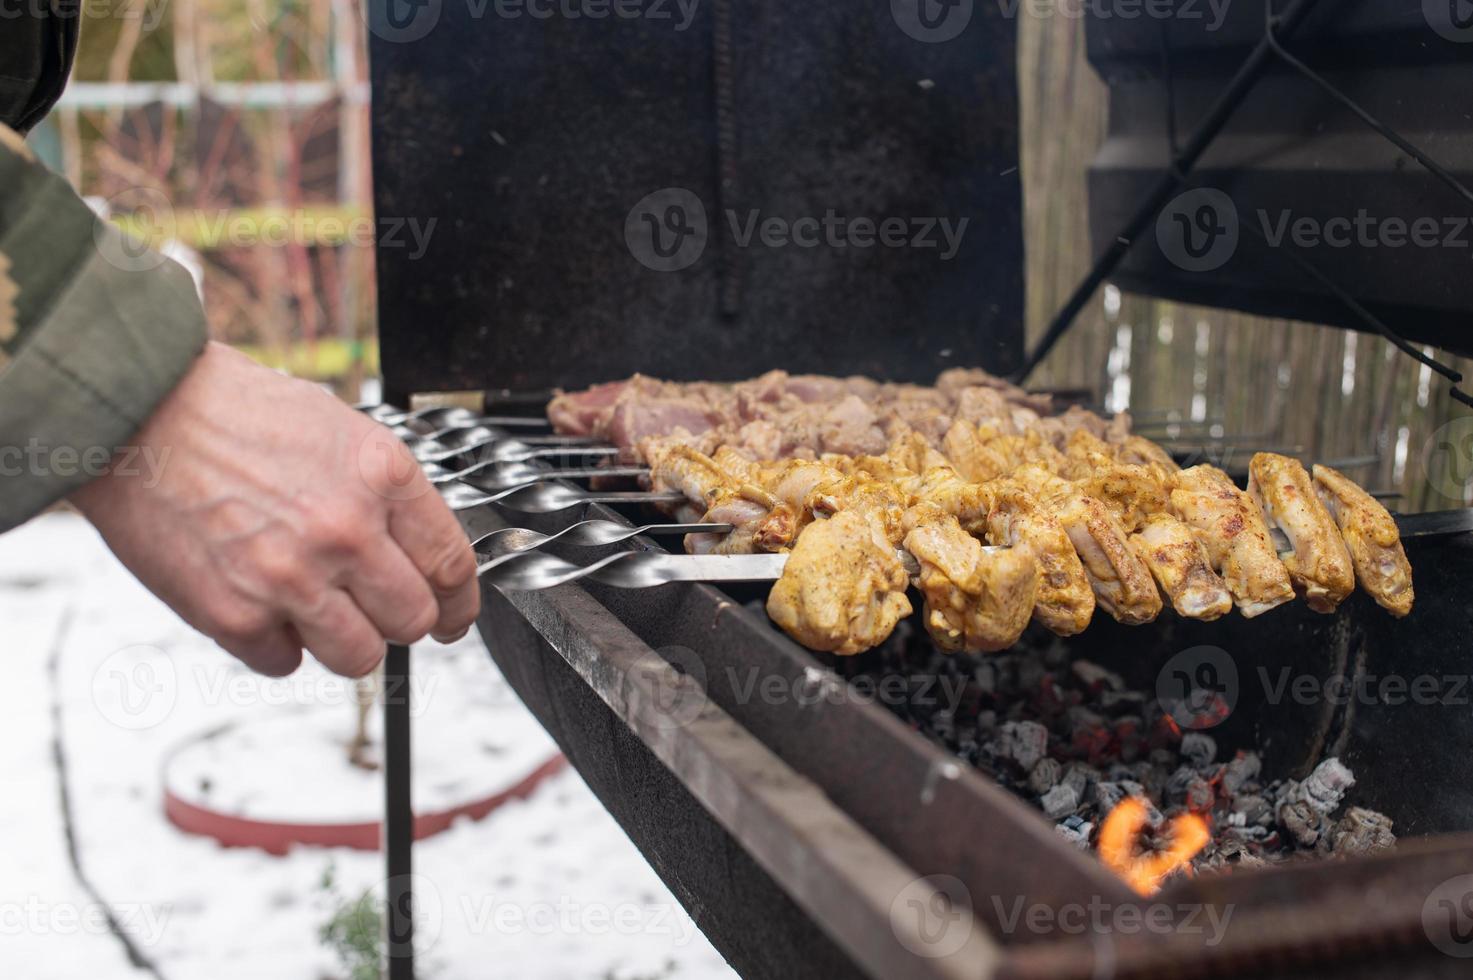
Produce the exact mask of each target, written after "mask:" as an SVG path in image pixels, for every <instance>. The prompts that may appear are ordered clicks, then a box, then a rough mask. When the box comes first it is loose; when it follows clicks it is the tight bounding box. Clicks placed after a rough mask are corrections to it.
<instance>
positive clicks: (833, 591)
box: [767, 510, 911, 654]
mask: <svg viewBox="0 0 1473 980" xmlns="http://www.w3.org/2000/svg"><path fill="white" fill-rule="evenodd" d="M906 584H907V579H906V574H905V567H904V565H903V564H902V563H901V560H900V556H899V555H897V554H896V552H895V548H894V546H893V545H891V544H890V542H889V541H888V540H886V538H885V536H884V534H883V533H882V532H881V530H880V528H879V526H878V523H877V522H876V521H875V520H874V519H873V518H872V517H870V516H869V515H867V514H865V513H864V512H862V511H859V510H841V511H839V512H838V513H836V514H835V515H834V516H833V517H830V518H828V519H827V520H819V521H815V522H813V523H812V524H810V525H809V526H808V527H806V528H805V529H804V530H803V533H802V534H801V535H799V537H798V541H797V544H796V545H794V547H793V551H792V553H791V554H790V555H789V556H788V562H787V566H786V567H785V568H784V569H783V575H782V578H780V579H779V580H778V581H777V584H776V585H774V586H773V588H772V591H771V592H770V593H768V596H767V615H769V616H770V617H772V621H773V622H774V623H776V624H777V625H778V626H780V627H781V628H782V629H783V630H784V631H785V632H786V633H787V634H788V635H789V636H791V637H792V638H793V639H795V640H797V641H798V642H799V643H801V644H803V645H804V646H806V647H808V648H809V649H811V650H824V651H828V652H831V653H838V654H855V653H861V652H863V651H865V650H868V649H870V648H871V647H874V646H876V645H878V644H880V643H882V642H884V640H885V639H886V638H887V637H888V636H889V635H890V633H891V632H892V631H893V630H894V629H895V624H896V623H898V622H900V620H902V619H904V618H905V617H906V616H909V615H910V613H911V605H910V600H909V599H907V598H906V596H905V588H906Z"/></svg>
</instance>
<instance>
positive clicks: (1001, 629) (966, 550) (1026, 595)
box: [905, 504, 1039, 653]
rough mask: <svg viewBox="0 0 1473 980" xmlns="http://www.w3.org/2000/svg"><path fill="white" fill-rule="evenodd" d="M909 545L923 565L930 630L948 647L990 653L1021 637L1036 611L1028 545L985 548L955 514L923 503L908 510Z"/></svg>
mask: <svg viewBox="0 0 1473 980" xmlns="http://www.w3.org/2000/svg"><path fill="white" fill-rule="evenodd" d="M906 523H907V524H908V525H909V526H910V527H911V530H910V532H909V533H908V534H906V536H905V550H906V551H908V552H910V553H911V555H913V556H914V557H915V559H916V561H917V563H918V564H919V566H920V570H919V572H918V573H917V574H916V576H915V585H916V587H917V588H918V589H920V590H921V593H922V594H923V595H924V596H925V597H926V606H925V611H924V619H925V623H926V630H927V631H928V632H929V633H930V634H931V638H932V639H933V640H935V641H936V645H937V646H939V647H940V648H941V649H943V650H947V651H951V652H956V651H962V650H965V651H967V652H969V653H988V652H993V651H997V650H1006V649H1007V648H1008V647H1010V646H1012V645H1013V644H1014V643H1016V642H1018V637H1019V636H1022V635H1023V630H1024V629H1025V628H1026V627H1027V626H1028V620H1029V617H1030V616H1031V615H1032V614H1033V604H1034V599H1035V597H1036V595H1037V593H1038V580H1039V572H1038V563H1037V561H1036V560H1035V558H1034V556H1033V553H1032V551H1031V550H1030V549H1029V548H1028V546H1027V545H1026V544H1021V545H1019V546H1018V547H1014V548H1001V549H996V550H992V551H989V550H986V549H984V548H983V547H982V542H980V541H978V540H977V539H976V538H974V537H972V536H971V535H970V534H968V533H967V532H966V531H964V530H962V526H961V525H960V524H959V523H957V520H956V518H955V517H952V516H951V515H950V514H944V513H942V512H941V511H940V510H939V509H938V508H936V507H934V506H932V505H929V504H921V505H920V506H919V507H916V508H912V509H911V510H910V511H909V512H907V514H906Z"/></svg>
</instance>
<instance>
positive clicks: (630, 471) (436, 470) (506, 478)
mask: <svg viewBox="0 0 1473 980" xmlns="http://www.w3.org/2000/svg"><path fill="white" fill-rule="evenodd" d="M423 468H424V472H425V476H427V477H429V479H430V483H431V484H433V485H435V486H440V485H442V484H445V483H454V482H455V481H456V480H465V481H466V482H467V483H469V484H470V485H471V486H473V487H476V488H477V489H480V490H509V489H511V488H512V487H519V486H523V485H525V484H528V483H538V482H541V481H542V480H583V479H590V478H592V477H596V476H608V477H634V476H648V475H649V472H650V471H649V468H648V467H646V466H583V467H576V468H573V469H549V468H547V467H544V466H533V465H531V464H528V463H501V462H496V461H495V460H492V461H489V462H485V463H476V464H475V465H474V466H467V467H466V468H465V469H460V470H452V469H450V468H448V467H445V466H441V465H440V464H439V463H425V464H424V466H423Z"/></svg>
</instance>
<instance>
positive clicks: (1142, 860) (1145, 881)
mask: <svg viewBox="0 0 1473 980" xmlns="http://www.w3.org/2000/svg"><path fill="white" fill-rule="evenodd" d="M1145 826H1146V805H1145V803H1143V802H1142V801H1140V800H1138V799H1136V798H1135V797H1130V798H1128V799H1124V800H1121V801H1120V803H1119V805H1118V806H1116V807H1115V809H1113V810H1111V811H1110V815H1109V816H1107V817H1106V818H1105V822H1104V824H1103V825H1101V827H1100V859H1101V860H1102V861H1104V862H1105V866H1106V867H1107V868H1109V869H1110V870H1111V871H1113V872H1115V873H1116V874H1118V875H1119V876H1120V877H1122V878H1124V879H1125V883H1126V884H1128V885H1130V887H1131V888H1134V889H1135V890H1136V892H1137V893H1139V894H1141V895H1154V894H1156V892H1157V891H1159V890H1160V888H1161V883H1162V882H1163V881H1165V880H1166V876H1167V875H1169V874H1171V873H1172V872H1173V871H1176V870H1177V869H1178V868H1183V867H1186V866H1187V865H1188V863H1189V862H1190V861H1191V860H1192V858H1194V857H1196V856H1197V852H1198V851H1200V850H1202V848H1204V847H1206V846H1207V842H1208V841H1209V840H1211V839H1212V832H1211V830H1210V829H1209V828H1208V826H1207V821H1206V820H1205V819H1203V818H1202V817H1200V816H1198V815H1197V814H1195V813H1183V814H1181V815H1180V816H1177V817H1173V818H1172V821H1171V846H1170V847H1168V848H1167V849H1166V850H1164V851H1157V852H1154V853H1150V854H1140V853H1137V849H1136V845H1137V844H1138V843H1139V842H1140V839H1141V832H1142V831H1143V830H1144V829H1145Z"/></svg>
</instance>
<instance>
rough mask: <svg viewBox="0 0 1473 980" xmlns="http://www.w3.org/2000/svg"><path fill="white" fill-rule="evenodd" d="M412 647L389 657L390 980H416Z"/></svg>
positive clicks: (386, 707)
mask: <svg viewBox="0 0 1473 980" xmlns="http://www.w3.org/2000/svg"><path fill="white" fill-rule="evenodd" d="M410 769H411V766H410V759H409V648H408V647H404V646H394V645H391V646H390V647H389V652H388V656H386V657H385V658H384V854H385V856H386V865H387V884H386V886H385V894H386V902H387V907H386V908H385V909H384V925H385V927H386V929H387V933H388V935H387V939H388V957H389V976H388V980H414V886H413V881H412V878H411V875H412V874H413V872H414V868H413V863H412V850H413V846H414V810H413V807H412V799H411V797H410V792H409V777H410Z"/></svg>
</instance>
